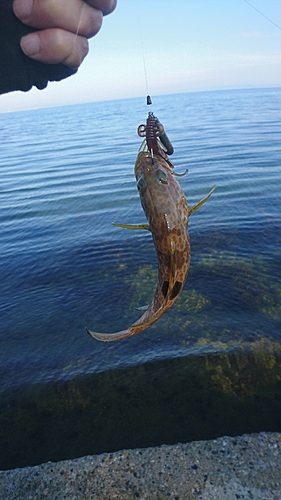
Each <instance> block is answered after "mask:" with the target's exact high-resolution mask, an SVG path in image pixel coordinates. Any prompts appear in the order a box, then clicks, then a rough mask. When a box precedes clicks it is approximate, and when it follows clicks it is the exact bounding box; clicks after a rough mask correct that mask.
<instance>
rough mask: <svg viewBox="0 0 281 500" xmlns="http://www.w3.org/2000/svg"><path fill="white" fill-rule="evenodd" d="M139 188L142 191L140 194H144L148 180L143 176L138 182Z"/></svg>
mask: <svg viewBox="0 0 281 500" xmlns="http://www.w3.org/2000/svg"><path fill="white" fill-rule="evenodd" d="M137 188H138V190H139V192H140V194H144V193H145V191H146V188H147V184H146V181H145V180H144V178H143V177H141V178H140V179H139V180H138V182H137Z"/></svg>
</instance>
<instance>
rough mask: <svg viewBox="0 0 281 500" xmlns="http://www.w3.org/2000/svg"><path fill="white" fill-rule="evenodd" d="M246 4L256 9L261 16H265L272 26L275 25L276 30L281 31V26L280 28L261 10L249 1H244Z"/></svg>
mask: <svg viewBox="0 0 281 500" xmlns="http://www.w3.org/2000/svg"><path fill="white" fill-rule="evenodd" d="M244 2H246V3H247V4H248V5H250V7H252V8H253V9H255V10H256V11H257V12H258V13H259V14H261V16H263V17H264V18H265V19H267V20H268V21H269V22H270V23H271V24H273V25H274V26H276V28H278V29H279V30H281V26H279V25H278V24H276V23H275V22H274V21H272V19H269V17H267V16H266V15H265V14H264V13H263V12H261V11H260V10H259V9H257V7H255V6H254V5H252V4H251V3H250V2H248V0H244Z"/></svg>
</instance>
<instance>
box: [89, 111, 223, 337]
mask: <svg viewBox="0 0 281 500" xmlns="http://www.w3.org/2000/svg"><path fill="white" fill-rule="evenodd" d="M138 134H139V135H140V136H141V137H145V139H144V141H143V143H142V145H141V147H140V149H139V152H138V156H137V160H136V164H135V177H136V180H137V187H138V190H139V194H140V198H141V204H142V207H143V210H144V212H145V215H146V218H147V221H148V224H140V225H129V224H115V225H116V226H119V227H123V228H126V229H133V230H139V229H140V230H143V229H145V230H149V231H151V233H152V236H153V240H154V245H155V249H156V252H157V257H158V284H157V288H156V291H155V294H154V297H153V300H152V302H151V304H150V305H149V306H148V308H147V309H146V311H145V312H144V313H143V314H142V316H141V317H140V318H139V319H138V320H137V321H136V322H135V323H134V324H133V325H131V326H129V327H128V328H127V329H126V330H122V331H119V332H116V333H98V332H91V331H90V330H88V329H87V332H88V333H89V334H90V335H91V336H92V337H93V338H94V339H96V340H100V341H103V342H112V341H115V340H121V339H125V338H127V337H131V336H132V335H136V334H137V333H139V332H141V331H142V330H145V329H146V328H148V327H149V326H150V325H152V323H155V321H157V320H158V319H159V318H160V317H161V316H163V314H165V312H166V311H167V310H168V309H169V308H170V307H171V306H172V305H173V303H174V302H175V301H176V299H177V298H178V296H179V294H180V292H181V290H182V288H183V286H184V284H185V281H186V278H187V274H188V270H189V264H190V243H189V235H188V230H187V228H188V217H189V216H190V215H191V214H192V213H193V212H195V210H197V209H198V208H200V207H201V206H202V205H203V203H205V201H207V200H208V198H209V197H210V196H211V194H212V193H213V191H214V190H215V186H214V187H213V188H212V190H211V191H210V193H209V194H208V195H207V196H206V197H205V198H203V199H202V200H201V201H200V202H199V203H197V204H196V205H193V206H192V207H191V208H188V205H187V200H186V198H185V195H184V192H183V190H182V188H181V186H180V184H179V183H178V181H177V179H176V177H177V176H180V175H185V174H186V173H187V172H185V173H184V174H180V175H179V174H176V173H175V172H174V171H173V168H174V166H173V164H172V163H171V161H170V159H169V158H168V156H167V154H166V153H169V154H171V153H172V152H173V147H172V145H171V143H170V141H169V139H168V137H167V136H166V134H165V131H164V127H163V125H162V124H161V123H160V122H159V120H158V119H157V118H156V116H154V115H153V113H151V112H150V113H149V114H148V118H147V121H146V125H140V126H139V128H138Z"/></svg>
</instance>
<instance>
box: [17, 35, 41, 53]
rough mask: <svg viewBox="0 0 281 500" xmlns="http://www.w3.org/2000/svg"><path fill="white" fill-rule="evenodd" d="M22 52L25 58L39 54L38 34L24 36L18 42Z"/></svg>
mask: <svg viewBox="0 0 281 500" xmlns="http://www.w3.org/2000/svg"><path fill="white" fill-rule="evenodd" d="M20 45H21V48H22V51H23V52H24V53H25V55H26V56H30V57H33V56H35V55H36V54H39V52H40V37H39V35H38V33H36V32H35V33H30V34H29V35H26V36H24V37H23V38H22V39H21V42H20Z"/></svg>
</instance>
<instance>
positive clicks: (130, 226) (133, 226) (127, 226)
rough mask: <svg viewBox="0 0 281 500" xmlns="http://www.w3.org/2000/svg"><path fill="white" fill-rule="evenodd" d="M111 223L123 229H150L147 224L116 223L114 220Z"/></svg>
mask: <svg viewBox="0 0 281 500" xmlns="http://www.w3.org/2000/svg"><path fill="white" fill-rule="evenodd" d="M112 225H113V226H117V227H123V228H124V229H134V230H135V231H138V230H142V229H146V230H147V231H150V227H149V224H116V223H115V222H112Z"/></svg>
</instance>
